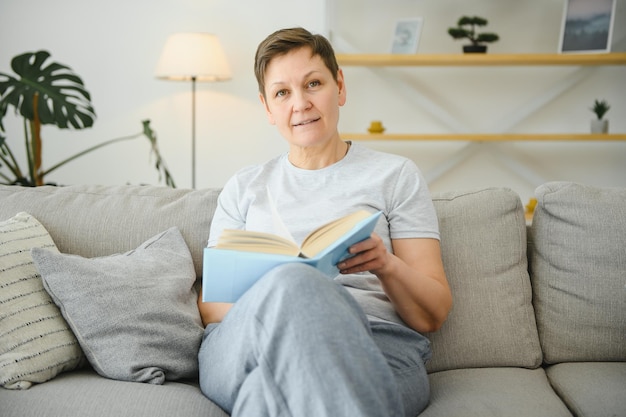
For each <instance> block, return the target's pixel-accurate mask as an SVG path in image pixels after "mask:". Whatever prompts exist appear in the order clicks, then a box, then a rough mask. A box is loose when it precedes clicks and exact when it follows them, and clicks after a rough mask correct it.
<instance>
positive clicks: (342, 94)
mask: <svg viewBox="0 0 626 417" xmlns="http://www.w3.org/2000/svg"><path fill="white" fill-rule="evenodd" d="M337 87H339V105H340V106H343V105H344V104H346V98H347V97H346V96H347V92H346V82H345V79H344V78H343V71H342V70H341V68H339V69H338V70H337Z"/></svg>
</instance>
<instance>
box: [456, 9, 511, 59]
mask: <svg viewBox="0 0 626 417" xmlns="http://www.w3.org/2000/svg"><path fill="white" fill-rule="evenodd" d="M487 23H488V22H487V19H483V18H482V17H478V16H473V17H470V16H463V17H461V18H460V19H459V21H458V22H457V27H453V28H449V29H448V33H449V34H450V36H452V37H453V38H454V39H464V38H467V39H469V40H470V42H471V44H469V45H464V46H463V52H465V53H470V52H480V53H485V52H487V45H484V44H485V43H491V42H496V41H497V40H498V39H500V37H499V36H498V35H497V34H495V33H487V32H483V33H476V28H477V27H482V26H486V25H487Z"/></svg>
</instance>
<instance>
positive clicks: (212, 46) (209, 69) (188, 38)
mask: <svg viewBox="0 0 626 417" xmlns="http://www.w3.org/2000/svg"><path fill="white" fill-rule="evenodd" d="M155 75H156V77H157V78H162V79H167V80H177V81H189V80H192V79H195V80H197V81H209V82H210V81H224V80H229V79H230V78H231V72H230V68H229V66H228V62H227V61H226V55H225V54H224V51H223V49H222V46H221V45H220V41H219V39H218V38H217V36H215V35H212V34H210V33H175V34H173V35H171V36H170V37H169V38H168V39H167V41H166V42H165V46H164V47H163V51H162V52H161V57H160V58H159V62H158V64H157V67H156V71H155Z"/></svg>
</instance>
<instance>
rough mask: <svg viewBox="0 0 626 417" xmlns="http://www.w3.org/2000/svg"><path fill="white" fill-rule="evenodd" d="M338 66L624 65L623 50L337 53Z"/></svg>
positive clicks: (610, 137) (483, 137)
mask: <svg viewBox="0 0 626 417" xmlns="http://www.w3.org/2000/svg"><path fill="white" fill-rule="evenodd" d="M337 61H338V62H339V65H340V66H362V67H372V69H373V70H374V69H376V68H380V67H433V66H447V67H450V66H452V67H456V66H458V67H469V66H474V67H477V66H500V67H503V66H610V65H626V53H622V52H620V53H599V54H490V53H487V54H461V53H459V54H414V55H399V54H337ZM342 137H343V138H345V139H350V140H401V141H429V140H431V141H432V140H438V141H441V140H446V141H480V142H503V141H625V140H626V134H579V133H577V134H567V133H557V134H510V133H485V134H481V133H470V134H458V133H451V134H427V133H420V134H411V133H407V134H397V133H396V134H369V133H366V132H363V133H342Z"/></svg>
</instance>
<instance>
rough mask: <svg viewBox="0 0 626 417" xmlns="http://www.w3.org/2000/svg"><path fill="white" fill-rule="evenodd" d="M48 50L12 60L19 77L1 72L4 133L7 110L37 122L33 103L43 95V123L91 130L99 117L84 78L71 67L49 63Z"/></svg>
mask: <svg viewBox="0 0 626 417" xmlns="http://www.w3.org/2000/svg"><path fill="white" fill-rule="evenodd" d="M49 57H50V54H49V53H48V52H47V51H37V52H27V53H24V54H21V55H18V56H16V57H15V58H13V60H12V61H11V68H12V69H13V71H15V73H16V74H17V75H18V76H19V78H17V77H13V76H11V75H9V74H4V73H0V130H4V127H3V125H2V118H3V116H4V115H5V114H6V111H7V108H8V107H9V106H13V107H14V108H15V109H16V111H18V112H19V114H20V115H21V116H22V117H24V118H26V119H28V120H31V121H32V120H34V117H35V114H34V109H33V103H34V98H35V95H39V99H38V104H37V112H38V116H39V119H40V122H41V124H54V125H56V126H57V127H59V128H61V129H67V128H69V127H72V128H74V129H84V128H87V127H91V126H92V125H93V122H94V120H95V117H96V113H95V110H94V108H93V106H92V105H91V101H90V100H91V96H90V94H89V92H88V91H87V90H86V89H85V86H84V84H83V81H82V79H81V78H80V77H79V76H78V75H76V74H74V73H73V72H72V70H71V68H70V67H68V66H66V65H62V64H59V63H57V62H48V58H49Z"/></svg>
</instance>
